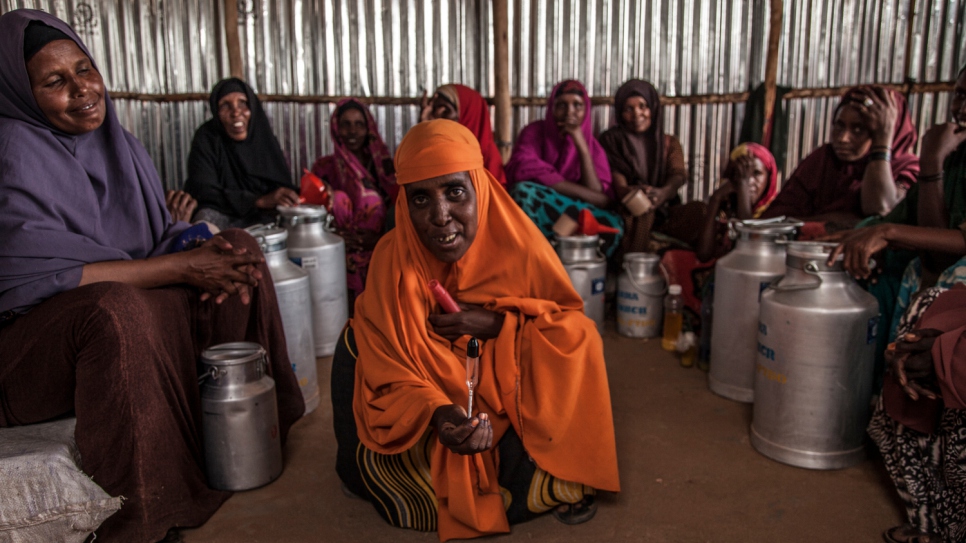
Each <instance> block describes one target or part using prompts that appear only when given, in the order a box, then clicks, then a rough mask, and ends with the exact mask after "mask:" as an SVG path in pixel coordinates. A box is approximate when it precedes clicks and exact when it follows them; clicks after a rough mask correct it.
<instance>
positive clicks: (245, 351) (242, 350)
mask: <svg viewBox="0 0 966 543" xmlns="http://www.w3.org/2000/svg"><path fill="white" fill-rule="evenodd" d="M264 357H265V349H263V348H262V346H261V345H259V344H258V343H252V342H247V341H236V342H233V343H222V344H220V345H215V346H214V347H209V348H208V349H205V350H204V351H202V352H201V362H202V363H204V364H208V365H210V366H235V365H238V364H247V363H249V362H252V361H254V360H258V359H260V358H264Z"/></svg>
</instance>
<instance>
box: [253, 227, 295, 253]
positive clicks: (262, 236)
mask: <svg viewBox="0 0 966 543" xmlns="http://www.w3.org/2000/svg"><path fill="white" fill-rule="evenodd" d="M245 231H247V232H248V233H249V234H251V235H252V237H253V238H255V241H257V242H258V247H259V248H261V250H262V252H263V253H274V252H275V251H281V250H282V249H285V247H286V246H287V245H288V244H287V240H288V232H287V231H286V230H285V229H284V228H280V227H278V226H275V225H274V224H259V225H255V226H249V227H248V228H246V229H245Z"/></svg>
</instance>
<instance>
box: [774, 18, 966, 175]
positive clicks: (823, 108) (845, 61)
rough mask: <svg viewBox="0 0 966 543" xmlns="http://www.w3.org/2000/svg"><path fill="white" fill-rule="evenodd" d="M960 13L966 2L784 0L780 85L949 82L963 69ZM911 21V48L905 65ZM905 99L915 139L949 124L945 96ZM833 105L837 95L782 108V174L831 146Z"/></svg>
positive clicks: (965, 43) (965, 41)
mask: <svg viewBox="0 0 966 543" xmlns="http://www.w3.org/2000/svg"><path fill="white" fill-rule="evenodd" d="M964 11H966V0H822V1H805V0H800V1H796V2H789V3H787V4H786V8H785V17H784V20H783V29H782V41H781V53H780V57H779V66H780V68H779V72H778V74H779V75H778V84H779V85H786V86H789V87H794V88H817V87H843V86H850V85H857V84H860V83H903V82H905V81H907V79H908V80H911V81H914V82H919V83H928V82H937V81H950V80H952V79H953V78H955V77H956V73H957V72H958V71H959V68H960V67H962V66H963V64H964V63H966V36H964V29H963V19H964ZM910 15H911V19H910ZM910 20H911V21H912V29H911V32H912V34H911V36H912V47H911V50H910V51H909V58H908V60H907V58H906V52H907V51H906V42H907V36H908V35H909V32H910V28H909V25H910ZM907 63H908V67H909V71H908V73H906V71H905V70H906V65H907ZM910 98H911V99H910V112H911V115H912V118H913V122H914V123H915V124H916V126H917V127H919V131H920V134H922V133H924V132H925V131H926V130H927V129H929V127H931V126H932V125H933V124H934V123H936V122H942V121H945V120H947V118H948V116H949V94H948V93H940V94H925V95H913V96H911V97H910ZM838 102H839V99H838V98H837V97H835V98H803V99H795V100H788V101H787V102H786V105H787V107H788V111H789V152H788V156H787V160H786V163H785V171H786V172H791V170H792V169H794V167H795V165H797V164H798V163H799V162H800V161H801V159H802V158H804V156H805V155H807V154H808V153H809V152H810V151H811V150H813V149H815V148H816V147H818V146H819V145H821V144H823V143H824V142H826V141H827V140H828V137H829V130H830V129H831V124H832V119H831V117H832V113H833V112H834V109H835V106H836V104H838Z"/></svg>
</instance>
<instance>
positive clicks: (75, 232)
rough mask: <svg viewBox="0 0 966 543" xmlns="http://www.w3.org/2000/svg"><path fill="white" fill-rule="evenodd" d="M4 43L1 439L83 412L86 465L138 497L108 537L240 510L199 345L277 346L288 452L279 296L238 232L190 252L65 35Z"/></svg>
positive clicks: (80, 433)
mask: <svg viewBox="0 0 966 543" xmlns="http://www.w3.org/2000/svg"><path fill="white" fill-rule="evenodd" d="M0 36H2V38H0V40H2V42H3V48H0V82H2V83H0V147H2V148H3V149H4V152H3V153H2V154H0V187H2V189H3V193H4V197H3V199H2V201H0V229H2V231H3V232H4V234H3V237H2V240H0V246H2V250H0V352H2V353H3V356H2V357H0V396H2V398H3V401H2V402H0V426H3V427H6V426H15V425H23V424H32V423H35V422H41V421H45V420H50V419H52V418H55V417H59V416H62V415H66V414H69V413H74V415H75V416H76V417H77V423H76V428H75V433H74V437H75V439H76V442H77V448H78V450H79V451H80V456H81V467H82V469H83V470H84V472H85V473H87V475H89V476H90V477H91V478H92V479H93V480H94V481H95V482H96V483H97V484H99V485H100V486H101V487H103V488H104V490H105V491H107V492H108V493H109V494H111V495H112V496H123V497H124V501H123V504H122V506H121V509H120V510H119V511H118V512H117V513H115V514H114V515H113V516H111V517H110V518H108V519H107V520H106V521H105V522H104V524H103V525H102V526H101V527H100V529H99V530H98V531H97V536H98V537H97V539H102V538H103V539H104V540H106V541H124V542H132V543H152V542H154V541H158V540H159V539H161V538H163V537H164V536H165V533H166V532H167V531H168V529H169V528H171V527H174V526H197V525H199V524H201V523H203V522H204V521H205V520H206V519H208V517H210V516H211V515H212V513H214V512H215V510H217V509H218V507H219V506H220V505H221V503H222V502H224V501H225V500H226V499H228V497H229V496H230V493H228V492H219V491H215V490H212V489H210V488H208V486H207V485H206V483H205V474H204V471H203V462H204V453H203V451H202V449H201V444H202V438H201V434H200V424H201V397H200V393H199V389H198V374H197V360H198V355H199V353H200V352H201V350H202V349H204V348H206V347H208V346H211V345H213V344H217V343H222V342H228V341H240V340H245V341H255V342H258V343H260V344H261V345H263V346H265V348H266V349H267V350H268V352H269V355H270V360H271V362H272V364H271V369H270V372H271V374H272V376H273V378H274V379H275V383H276V386H277V391H278V409H279V411H278V412H279V424H280V425H279V430H280V432H281V435H282V437H283V439H284V437H285V435H286V434H287V433H288V429H289V427H290V426H291V425H292V423H294V422H295V421H296V420H297V419H298V418H299V417H300V416H301V415H302V412H303V411H304V410H305V406H304V404H303V402H302V396H301V393H300V392H299V387H298V383H297V382H296V379H295V375H294V374H293V372H292V368H291V365H290V363H289V359H288V354H287V352H286V348H285V336H284V333H283V331H282V323H281V318H280V316H279V311H278V306H277V303H276V299H275V291H274V287H273V285H272V281H271V277H270V275H269V272H268V269H267V268H266V267H265V264H264V258H263V257H262V255H261V253H260V252H259V250H258V246H257V244H256V243H255V242H254V240H253V239H252V238H251V237H250V236H248V235H247V234H246V233H244V232H242V231H240V230H233V231H228V232H224V233H223V234H222V235H219V236H216V237H214V238H211V239H209V240H208V241H204V242H202V243H201V244H200V246H197V247H196V248H186V247H185V246H186V245H189V246H194V245H197V243H196V242H197V241H198V240H197V239H194V238H195V234H194V233H193V232H192V231H191V230H190V229H188V225H187V224H185V223H183V222H179V223H172V222H171V219H170V218H169V216H168V213H167V211H166V210H165V201H164V198H163V195H162V191H161V180H160V179H159V178H158V173H157V171H156V170H155V168H154V165H153V164H152V163H151V158H150V157H149V156H148V154H147V152H146V151H145V150H144V148H143V147H142V146H141V144H140V143H139V142H138V141H137V140H136V139H135V138H134V136H132V135H131V134H130V133H128V132H127V131H125V130H124V129H123V128H122V127H121V124H120V123H119V122H118V119H117V115H116V114H115V110H114V106H113V104H112V102H111V99H110V98H109V97H108V95H107V93H106V91H105V88H104V82H103V80H102V79H101V76H100V74H99V73H98V71H97V67H96V66H95V65H94V63H93V61H92V60H91V58H90V54H89V53H88V52H87V49H86V48H85V47H84V45H83V44H82V43H81V41H80V39H79V38H78V37H77V35H76V34H74V32H73V30H71V29H70V27H69V26H68V25H67V24H65V23H63V22H62V21H60V20H58V19H57V18H55V17H53V16H52V15H48V14H46V13H43V12H40V11H33V10H14V11H10V12H8V13H5V14H4V15H3V16H2V17H0ZM202 228H203V227H202ZM208 237H210V234H209V236H208ZM182 249H184V250H182ZM179 251H180V252H179Z"/></svg>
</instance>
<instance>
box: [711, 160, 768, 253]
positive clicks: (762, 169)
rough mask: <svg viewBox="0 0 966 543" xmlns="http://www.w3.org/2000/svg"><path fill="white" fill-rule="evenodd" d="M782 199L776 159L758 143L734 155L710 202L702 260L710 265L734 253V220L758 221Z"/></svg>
mask: <svg viewBox="0 0 966 543" xmlns="http://www.w3.org/2000/svg"><path fill="white" fill-rule="evenodd" d="M777 195H778V168H777V166H776V165H775V157H773V156H772V154H771V153H770V152H769V151H768V149H766V148H765V147H764V146H762V145H759V144H757V143H742V144H740V145H738V146H737V147H735V148H734V150H733V151H731V160H730V161H729V162H728V167H727V168H725V171H724V179H723V182H722V183H721V186H720V187H718V190H716V191H714V194H712V195H711V199H710V200H709V201H708V207H707V210H706V211H705V214H704V223H703V225H702V227H701V236H700V237H699V238H698V242H697V245H696V246H695V253H697V256H698V260H700V261H701V262H707V261H709V260H711V259H712V258H717V257H719V256H721V255H723V254H725V253H727V252H728V251H730V250H731V239H730V238H729V237H728V236H727V235H726V234H727V222H728V221H729V220H730V219H740V220H746V219H755V218H758V217H760V216H761V214H762V213H763V212H764V211H765V209H767V208H768V204H770V203H771V202H772V200H774V199H775V196H777Z"/></svg>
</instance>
